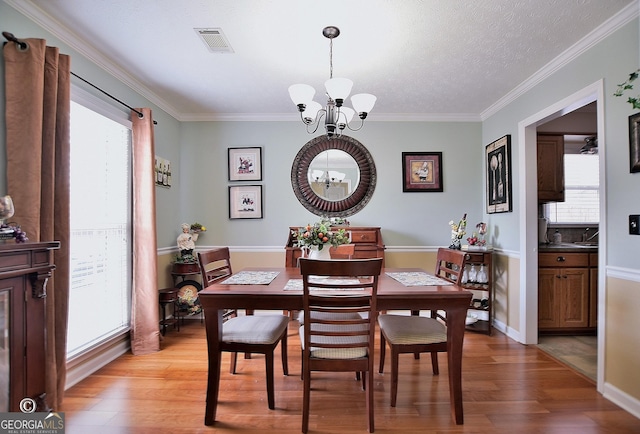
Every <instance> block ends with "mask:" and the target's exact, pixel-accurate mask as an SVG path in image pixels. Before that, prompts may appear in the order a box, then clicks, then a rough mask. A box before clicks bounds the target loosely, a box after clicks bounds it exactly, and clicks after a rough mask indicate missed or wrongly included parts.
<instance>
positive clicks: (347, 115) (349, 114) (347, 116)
mask: <svg viewBox="0 0 640 434" xmlns="http://www.w3.org/2000/svg"><path fill="white" fill-rule="evenodd" d="M355 114H356V112H355V111H354V110H353V109H352V108H350V107H346V106H343V107H340V116H339V118H338V128H340V129H341V130H344V128H345V127H346V126H347V125H349V122H351V119H353V116H354V115H355Z"/></svg>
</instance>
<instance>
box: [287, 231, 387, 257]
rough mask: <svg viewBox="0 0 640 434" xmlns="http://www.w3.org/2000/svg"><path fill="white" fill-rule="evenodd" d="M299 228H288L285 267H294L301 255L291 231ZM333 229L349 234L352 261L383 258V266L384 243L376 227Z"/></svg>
mask: <svg viewBox="0 0 640 434" xmlns="http://www.w3.org/2000/svg"><path fill="white" fill-rule="evenodd" d="M299 228H300V227H299V226H292V227H290V228H289V235H288V236H287V245H286V246H285V250H286V255H285V267H295V266H296V265H297V261H298V258H299V257H300V255H301V251H300V248H299V247H295V238H294V237H293V234H292V231H298V229H299ZM334 228H335V229H345V230H346V231H349V232H351V243H353V244H355V246H356V247H355V253H354V255H353V259H370V258H383V263H382V266H384V243H383V242H382V234H381V233H380V228H377V227H356V226H344V227H338V226H334Z"/></svg>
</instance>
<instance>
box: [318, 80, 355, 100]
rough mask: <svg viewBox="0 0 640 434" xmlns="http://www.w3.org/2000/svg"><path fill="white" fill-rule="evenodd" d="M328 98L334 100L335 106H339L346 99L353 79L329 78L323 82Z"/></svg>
mask: <svg viewBox="0 0 640 434" xmlns="http://www.w3.org/2000/svg"><path fill="white" fill-rule="evenodd" d="M324 87H325V89H327V94H328V95H329V98H331V99H332V100H334V101H335V102H336V106H338V107H340V106H341V105H342V102H343V101H344V100H345V99H347V97H348V96H349V94H350V93H351V88H352V87H353V81H351V80H349V79H348V78H330V79H329V80H327V81H325V83H324Z"/></svg>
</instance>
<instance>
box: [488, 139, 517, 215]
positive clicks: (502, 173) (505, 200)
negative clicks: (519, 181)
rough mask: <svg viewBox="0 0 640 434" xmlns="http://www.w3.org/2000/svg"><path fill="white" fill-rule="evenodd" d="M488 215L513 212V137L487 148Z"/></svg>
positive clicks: (499, 140) (497, 141) (500, 140)
mask: <svg viewBox="0 0 640 434" xmlns="http://www.w3.org/2000/svg"><path fill="white" fill-rule="evenodd" d="M485 149H486V152H485V158H486V163H487V213H488V214H493V213H498V212H511V211H513V205H512V196H513V193H512V188H513V184H512V182H511V135H510V134H507V135H506V136H503V137H501V138H499V139H498V140H496V141H495V142H492V143H489V144H488V145H487V146H486V148H485Z"/></svg>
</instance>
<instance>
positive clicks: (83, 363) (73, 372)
mask: <svg viewBox="0 0 640 434" xmlns="http://www.w3.org/2000/svg"><path fill="white" fill-rule="evenodd" d="M130 349H131V342H130V340H129V333H126V334H124V335H122V336H119V337H118V338H117V339H114V340H113V341H112V342H109V343H108V344H106V345H102V346H100V348H96V349H95V350H94V351H91V352H88V353H86V354H83V356H82V357H78V358H76V359H75V360H73V361H70V362H68V363H67V381H66V384H65V390H67V389H69V388H70V387H73V386H74V385H76V384H78V383H79V382H80V381H82V380H84V379H85V378H87V377H88V376H89V375H91V374H93V373H94V372H96V371H97V370H98V369H100V368H102V367H103V366H105V365H107V364H108V363H110V362H112V361H114V360H115V359H117V358H118V357H120V356H121V355H123V354H126V353H127V352H129V351H130Z"/></svg>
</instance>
